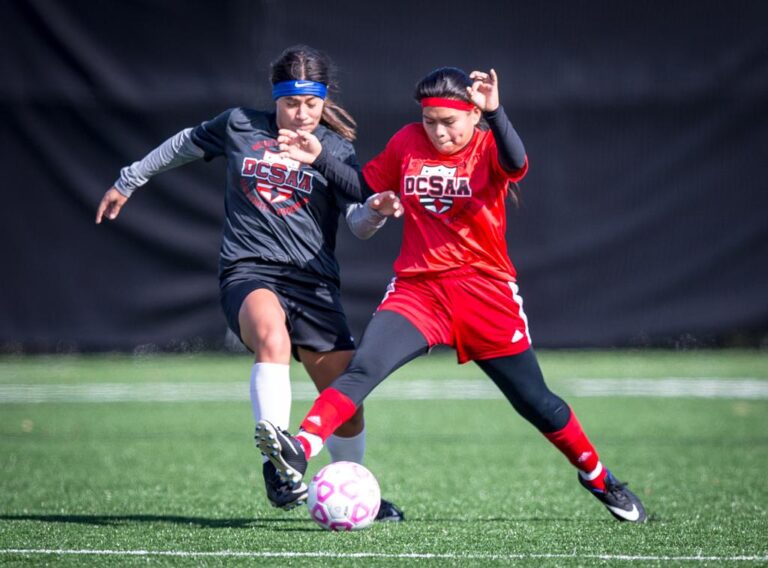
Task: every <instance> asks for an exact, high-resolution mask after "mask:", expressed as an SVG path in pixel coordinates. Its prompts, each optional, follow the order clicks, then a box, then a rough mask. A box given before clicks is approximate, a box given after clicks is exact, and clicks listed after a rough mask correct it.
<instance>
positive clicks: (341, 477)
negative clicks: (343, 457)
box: [307, 461, 381, 531]
mask: <svg viewBox="0 0 768 568" xmlns="http://www.w3.org/2000/svg"><path fill="white" fill-rule="evenodd" d="M380 505H381V490H380V489H379V482H378V481H376V478H375V477H374V476H373V474H372V473H371V472H370V471H369V470H368V469H367V468H365V467H363V466H362V465H360V464H359V463H353V462H347V461H340V462H334V463H331V464H328V465H327V466H325V467H324V468H323V469H321V470H320V471H318V472H317V474H316V475H315V476H314V477H313V478H312V482H311V483H310V484H309V493H308V495H307V509H308V510H309V516H310V517H312V520H314V521H315V522H316V523H317V524H318V525H320V526H321V527H323V528H324V529H326V530H329V531H356V530H359V529H364V528H365V527H367V526H369V525H370V524H371V523H372V522H373V521H374V519H375V518H376V514H377V513H378V512H379V506H380Z"/></svg>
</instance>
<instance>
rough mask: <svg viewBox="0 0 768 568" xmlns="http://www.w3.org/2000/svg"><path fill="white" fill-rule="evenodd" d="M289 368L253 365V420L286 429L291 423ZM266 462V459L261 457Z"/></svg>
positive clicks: (260, 364)
mask: <svg viewBox="0 0 768 568" xmlns="http://www.w3.org/2000/svg"><path fill="white" fill-rule="evenodd" d="M289 371H290V366H289V365H284V364H282V363H254V365H253V368H252V369H251V409H252V410H253V420H254V422H258V421H259V420H269V421H270V422H271V423H272V424H274V425H275V426H277V427H278V428H282V429H284V430H287V429H288V426H289V424H290V421H291V378H290V372H289ZM262 457H263V458H264V460H265V461H266V459H267V458H266V457H265V456H262Z"/></svg>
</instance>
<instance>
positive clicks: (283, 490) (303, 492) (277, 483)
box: [263, 461, 307, 511]
mask: <svg viewBox="0 0 768 568" xmlns="http://www.w3.org/2000/svg"><path fill="white" fill-rule="evenodd" d="M263 471H264V485H266V487H267V499H269V502H270V503H272V506H273V507H278V508H279V509H284V510H286V511H290V510H291V509H294V508H296V507H298V506H299V505H303V504H304V503H306V501H307V486H306V485H305V484H304V483H300V484H299V485H298V486H296V487H292V486H291V485H290V484H288V483H286V482H285V481H283V480H282V479H280V475H279V474H278V473H277V469H276V468H275V465H274V464H273V463H272V462H271V461H266V462H264V469H263Z"/></svg>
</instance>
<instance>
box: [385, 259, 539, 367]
mask: <svg viewBox="0 0 768 568" xmlns="http://www.w3.org/2000/svg"><path fill="white" fill-rule="evenodd" d="M378 309H379V310H391V311H393V312H397V313H398V314H400V315H402V316H404V317H405V318H407V319H408V321H410V322H411V323H412V324H413V325H415V326H416V328H417V329H418V330H419V331H420V332H421V333H422V334H423V335H424V337H426V338H427V341H428V342H429V346H430V347H433V346H435V345H438V344H442V345H449V346H451V347H453V348H454V349H456V355H457V357H458V360H459V363H466V362H467V361H472V360H483V359H494V358H496V357H504V356H507V355H516V354H518V353H522V352H523V351H525V350H526V349H528V348H529V347H530V346H531V337H530V334H529V332H528V318H527V317H526V316H525V312H523V299H522V298H521V297H520V295H519V294H518V288H517V284H515V283H514V282H505V281H503V280H497V279H494V278H489V277H487V276H484V275H482V274H479V273H478V272H477V271H476V270H474V268H471V267H467V268H462V269H459V270H453V271H450V272H449V273H446V274H441V275H440V276H436V277H434V276H433V277H429V278H427V277H413V278H394V279H393V280H392V282H391V283H390V285H389V286H388V288H387V293H386V295H385V296H384V299H383V300H382V302H381V304H380V305H379V308H378Z"/></svg>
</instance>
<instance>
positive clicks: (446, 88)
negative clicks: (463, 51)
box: [413, 67, 472, 102]
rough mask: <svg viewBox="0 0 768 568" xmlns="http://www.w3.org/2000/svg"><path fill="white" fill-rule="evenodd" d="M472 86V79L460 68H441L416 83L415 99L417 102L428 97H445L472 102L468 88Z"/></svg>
mask: <svg viewBox="0 0 768 568" xmlns="http://www.w3.org/2000/svg"><path fill="white" fill-rule="evenodd" d="M471 86H472V79H470V78H469V75H467V74H466V73H465V72H464V71H462V70H461V69H459V68H458V67H439V68H438V69H435V70H434V71H432V72H431V73H430V74H429V75H427V76H426V77H424V78H423V79H422V80H421V81H419V82H418V83H416V90H415V92H414V93H413V98H415V99H416V102H421V99H424V98H426V97H443V98H446V99H456V100H459V101H466V102H471V101H470V100H469V96H468V95H467V87H471Z"/></svg>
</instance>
